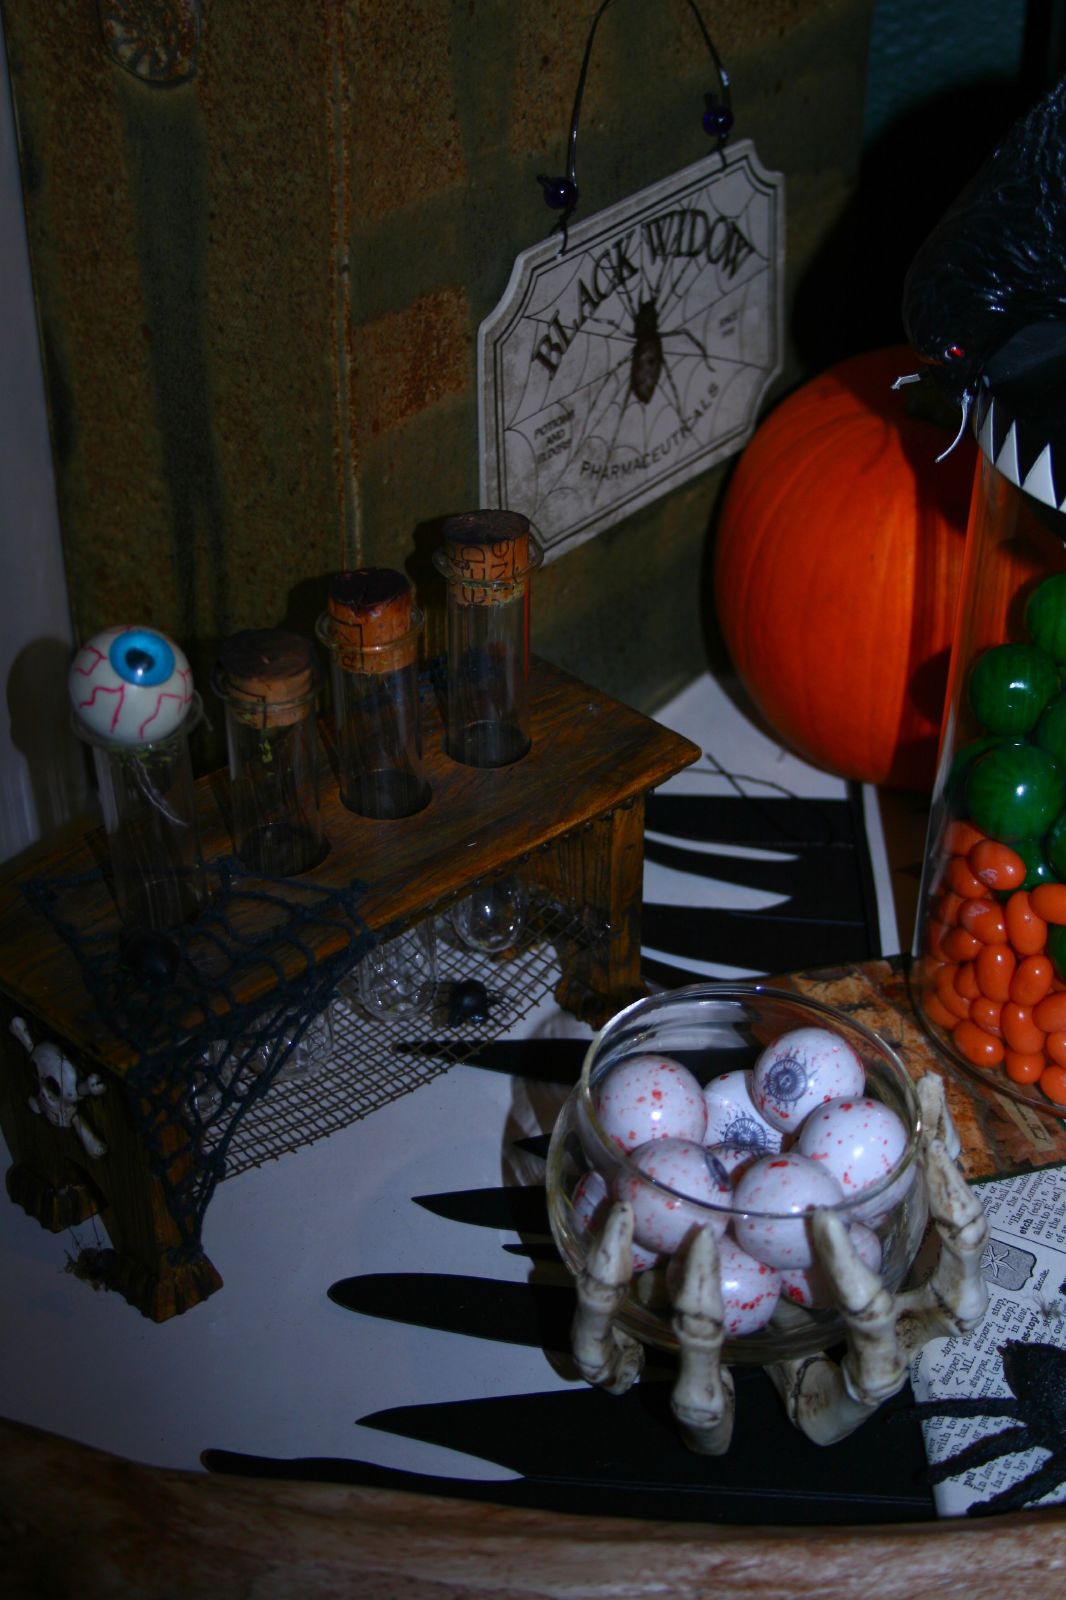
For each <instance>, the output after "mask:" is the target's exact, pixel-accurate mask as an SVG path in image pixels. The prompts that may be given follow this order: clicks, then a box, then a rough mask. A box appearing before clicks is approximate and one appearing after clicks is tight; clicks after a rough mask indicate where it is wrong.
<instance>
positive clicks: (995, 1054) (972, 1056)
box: [951, 1017, 1006, 1068]
mask: <svg viewBox="0 0 1066 1600" xmlns="http://www.w3.org/2000/svg"><path fill="white" fill-rule="evenodd" d="M951 1036H952V1038H953V1039H954V1041H955V1044H956V1046H957V1047H958V1049H959V1051H960V1053H961V1054H962V1055H964V1056H965V1057H966V1059H967V1061H969V1062H970V1063H971V1064H972V1065H973V1066H975V1067H986V1068H987V1067H998V1066H999V1065H1000V1064H1001V1063H1002V1061H1003V1057H1004V1055H1005V1054H1006V1052H1005V1050H1004V1048H1003V1044H1002V1042H1001V1041H1000V1040H999V1039H997V1038H996V1036H995V1034H994V1033H985V1031H984V1029H983V1028H979V1027H978V1026H977V1024H976V1022H973V1021H971V1020H970V1018H969V1017H967V1018H965V1019H964V1020H963V1021H962V1022H957V1023H956V1024H955V1026H954V1028H953V1029H952V1033H951Z"/></svg>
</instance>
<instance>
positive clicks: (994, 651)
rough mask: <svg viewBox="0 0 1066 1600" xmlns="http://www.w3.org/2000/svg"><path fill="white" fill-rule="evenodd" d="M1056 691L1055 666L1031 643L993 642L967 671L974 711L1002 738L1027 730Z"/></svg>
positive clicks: (984, 724) (1057, 674)
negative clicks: (968, 672)
mask: <svg viewBox="0 0 1066 1600" xmlns="http://www.w3.org/2000/svg"><path fill="white" fill-rule="evenodd" d="M1058 692H1059V669H1058V666H1057V665H1056V663H1055V661H1054V660H1053V659H1052V658H1051V656H1049V655H1048V654H1047V652H1046V651H1044V650H1041V649H1040V647H1039V645H1035V644H997V645H993V646H992V648H991V649H990V650H986V651H985V652H984V654H983V655H981V656H978V658H977V660H976V661H975V663H974V665H973V668H972V670H971V672H970V684H969V694H970V705H971V706H972V707H973V712H974V715H975V717H976V718H977V720H978V721H979V722H980V723H981V725H982V727H984V728H985V729H986V730H987V731H988V732H989V733H996V734H999V735H1000V736H1001V737H1002V738H1007V739H1010V738H1017V737H1018V736H1019V735H1021V734H1026V733H1029V732H1030V730H1031V729H1032V728H1034V727H1035V726H1036V723H1037V719H1038V718H1039V716H1040V713H1041V712H1042V711H1043V709H1044V707H1045V706H1046V705H1047V703H1048V701H1049V700H1051V699H1052V698H1053V697H1054V696H1055V695H1057V694H1058Z"/></svg>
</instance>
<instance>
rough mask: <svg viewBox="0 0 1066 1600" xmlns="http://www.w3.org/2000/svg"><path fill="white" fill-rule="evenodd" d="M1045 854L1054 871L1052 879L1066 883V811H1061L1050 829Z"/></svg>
mask: <svg viewBox="0 0 1066 1600" xmlns="http://www.w3.org/2000/svg"><path fill="white" fill-rule="evenodd" d="M1044 854H1045V855H1046V857H1047V861H1048V865H1049V867H1050V868H1051V871H1052V881H1053V882H1055V883H1066V811H1063V812H1060V814H1059V815H1058V816H1057V817H1056V818H1055V820H1054V822H1053V823H1052V824H1051V827H1050V828H1049V829H1048V831H1047V834H1046V835H1045V838H1044Z"/></svg>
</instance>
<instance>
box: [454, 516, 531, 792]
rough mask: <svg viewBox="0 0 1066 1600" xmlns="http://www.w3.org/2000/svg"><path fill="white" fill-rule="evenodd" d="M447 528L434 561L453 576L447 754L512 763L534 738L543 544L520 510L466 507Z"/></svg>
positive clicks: (474, 762)
mask: <svg viewBox="0 0 1066 1600" xmlns="http://www.w3.org/2000/svg"><path fill="white" fill-rule="evenodd" d="M443 533H444V543H443V546H442V547H441V548H440V549H438V550H437V551H436V552H435V553H434V562H435V564H436V566H437V569H438V571H439V572H441V573H443V575H444V577H445V579H446V580H447V584H448V714H447V749H448V754H449V755H450V756H451V758H452V760H453V761H458V762H461V763H462V764H463V765H465V766H469V767H505V766H509V765H510V764H511V762H513V761H518V760H520V759H521V758H522V756H524V755H525V754H526V752H527V750H528V749H529V746H530V730H529V594H530V578H531V577H532V574H533V573H534V572H535V571H536V569H537V567H539V566H540V563H541V560H542V555H541V551H540V548H539V546H538V545H537V543H536V540H535V539H534V538H533V536H532V534H531V533H530V531H529V521H528V519H527V518H526V517H524V516H522V515H521V514H520V513H519V512H517V511H467V512H463V513H462V514H460V515H458V516H453V517H448V518H446V519H445V522H444V526H443Z"/></svg>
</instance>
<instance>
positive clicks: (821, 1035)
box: [752, 1028, 866, 1133]
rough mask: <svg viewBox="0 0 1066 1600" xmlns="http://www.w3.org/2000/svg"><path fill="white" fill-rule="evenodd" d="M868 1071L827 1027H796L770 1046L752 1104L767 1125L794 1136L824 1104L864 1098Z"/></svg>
mask: <svg viewBox="0 0 1066 1600" xmlns="http://www.w3.org/2000/svg"><path fill="white" fill-rule="evenodd" d="M865 1086H866V1072H865V1069H864V1067H863V1064H862V1062H861V1061H860V1060H859V1058H858V1056H857V1055H856V1054H855V1052H854V1050H853V1049H852V1048H851V1046H850V1045H849V1044H847V1043H846V1042H845V1041H844V1040H843V1039H842V1038H840V1036H839V1034H835V1033H832V1032H831V1031H830V1030H829V1029H828V1028H793V1029H792V1031H791V1032H790V1033H783V1034H782V1035H781V1037H780V1038H779V1039H775V1040H774V1042H773V1044H771V1045H767V1047H766V1049H765V1050H764V1051H763V1053H762V1055H761V1056H760V1057H759V1059H758V1061H756V1063H755V1066H754V1067H753V1069H752V1099H753V1100H754V1102H755V1105H756V1107H757V1108H758V1110H759V1111H761V1112H762V1115H763V1116H764V1117H765V1118H766V1120H767V1121H768V1122H770V1123H772V1124H773V1126H774V1127H775V1128H780V1129H781V1130H782V1132H784V1133H794V1132H795V1131H796V1129H797V1128H798V1127H799V1126H800V1124H801V1123H802V1121H803V1119H804V1118H805V1117H806V1116H807V1114H808V1112H810V1111H813V1110H814V1108H815V1106H820V1105H822V1104H823V1102H824V1101H826V1100H835V1099H838V1098H841V1097H843V1096H847V1095H852V1096H854V1095H861V1094H862V1092H863V1089H864V1088H865Z"/></svg>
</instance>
